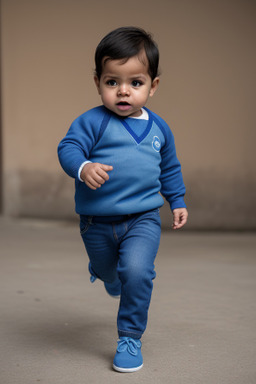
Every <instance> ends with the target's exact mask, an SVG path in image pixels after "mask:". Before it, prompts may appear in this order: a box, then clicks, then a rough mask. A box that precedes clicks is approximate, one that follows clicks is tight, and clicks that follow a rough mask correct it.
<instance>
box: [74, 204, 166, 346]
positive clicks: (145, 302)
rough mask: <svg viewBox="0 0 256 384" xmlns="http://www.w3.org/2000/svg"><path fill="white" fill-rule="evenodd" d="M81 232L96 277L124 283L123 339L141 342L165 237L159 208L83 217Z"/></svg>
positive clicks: (120, 316) (120, 326) (120, 329)
mask: <svg viewBox="0 0 256 384" xmlns="http://www.w3.org/2000/svg"><path fill="white" fill-rule="evenodd" d="M80 231H81V236H82V239H83V241H84V244H85V248H86V251H87V254H88V256H89V259H90V263H91V271H93V272H92V273H93V275H94V276H95V277H97V278H99V279H100V280H102V281H104V282H107V283H112V282H115V281H116V279H120V281H121V286H122V287H121V297H120V306H119V311H118V317H117V327H118V334H119V337H120V336H127V337H133V338H135V339H139V338H140V337H141V336H142V334H143V332H144V331H145V329H146V325H147V318H148V309H149V305H150V300H151V293H152V289H153V279H154V278H155V276H156V273H155V270H154V268H155V267H154V260H155V257H156V254H157V251H158V247H159V243H160V236H161V221H160V216H159V209H154V210H152V211H148V212H144V213H140V214H135V215H126V216H120V217H118V216H115V217H105V218H104V217H97V216H94V217H92V216H84V215H81V216H80Z"/></svg>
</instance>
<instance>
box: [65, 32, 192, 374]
mask: <svg viewBox="0 0 256 384" xmlns="http://www.w3.org/2000/svg"><path fill="white" fill-rule="evenodd" d="M158 63H159V52H158V48H157V45H156V43H155V42H154V41H153V39H152V38H151V36H150V35H149V34H148V33H146V32H145V31H144V30H142V29H141V28H136V27H121V28H118V29H115V30H114V31H112V32H110V33H109V34H108V35H106V36H105V37H104V38H103V39H102V40H101V42H100V43H99V45H98V47H97V49H96V52H95V65H96V68H95V76H94V81H95V84H96V88H97V90H98V93H99V95H100V97H101V100H102V103H103V105H101V106H98V107H96V108H93V109H91V110H89V111H87V112H85V113H84V114H82V115H81V116H79V117H78V118H77V119H76V120H75V121H74V122H73V123H72V125H71V127H70V129H69V131H68V133H67V135H66V136H65V137H64V138H63V140H62V141H61V142H60V144H59V146H58V155H59V160H60V163H61V165H62V167H63V169H64V171H65V172H66V173H67V174H68V175H69V176H71V177H73V178H74V179H75V206H76V212H77V213H78V214H79V215H80V231H81V236H82V239H83V242H84V244H85V248H86V251H87V254H88V257H89V271H90V274H91V281H94V280H95V279H100V280H102V281H103V283H104V287H105V289H106V291H107V293H109V294H110V295H111V296H113V297H117V298H120V305H119V310H118V316H117V329H118V336H119V339H118V346H117V351H116V354H115V357H114V362H113V368H114V369H115V370H116V371H119V372H133V371H137V370H139V369H140V368H142V366H143V358H142V353H141V345H142V344H141V337H142V335H143V333H144V331H145V329H146V325H147V318H148V310H149V305H150V300H151V293H152V289H153V279H154V278H155V276H156V273H155V270H154V260H155V257H156V254H157V251H158V247H159V241H160V234H161V222H160V217H159V208H160V207H161V206H162V205H163V203H164V201H163V198H162V196H164V197H165V199H166V200H167V201H168V202H169V204H170V208H171V210H172V212H173V224H172V228H173V229H179V228H181V227H182V226H183V225H184V224H185V223H186V221H187V216H188V213H187V209H186V205H185V203H184V194H185V186H184V183H183V178H182V174H181V166H180V162H179V161H178V159H177V156H176V150H175V144H174V138H173V134H172V132H171V130H170V128H169V127H168V125H167V124H166V122H165V121H164V120H163V119H162V118H161V117H159V116H158V115H156V114H155V113H154V112H152V111H150V110H149V109H148V108H146V107H145V105H146V103H147V100H148V98H149V97H152V96H153V95H154V93H155V91H156V90H157V88H158V85H159V77H158ZM161 195H162V196H161Z"/></svg>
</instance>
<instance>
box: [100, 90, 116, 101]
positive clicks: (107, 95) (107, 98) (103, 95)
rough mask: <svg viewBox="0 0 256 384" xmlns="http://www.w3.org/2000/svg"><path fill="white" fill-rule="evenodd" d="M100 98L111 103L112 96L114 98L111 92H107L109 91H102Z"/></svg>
mask: <svg viewBox="0 0 256 384" xmlns="http://www.w3.org/2000/svg"><path fill="white" fill-rule="evenodd" d="M101 98H102V100H103V101H104V102H105V103H111V102H112V101H113V98H114V96H113V94H112V92H109V91H107V92H106V91H103V92H102V93H101Z"/></svg>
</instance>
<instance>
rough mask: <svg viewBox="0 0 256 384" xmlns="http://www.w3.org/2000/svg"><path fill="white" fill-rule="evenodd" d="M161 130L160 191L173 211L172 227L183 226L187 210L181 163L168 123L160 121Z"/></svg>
mask: <svg viewBox="0 0 256 384" xmlns="http://www.w3.org/2000/svg"><path fill="white" fill-rule="evenodd" d="M162 122H163V124H162V128H161V129H162V132H163V133H164V136H165V144H164V146H163V148H162V149H161V156H162V162H161V176H160V182H161V193H162V195H163V196H164V197H165V198H166V200H167V201H168V202H169V204H170V207H171V210H172V213H173V225H172V228H173V229H179V228H181V227H183V226H184V225H185V224H186V222H187V217H188V212H187V209H186V204H185V202H184V195H185V192H186V189H185V185H184V182H183V177H182V173H181V165H180V162H179V160H178V158H177V155H176V148H175V143H174V137H173V134H172V132H171V130H170V128H169V127H168V125H167V124H166V123H165V122H164V121H162Z"/></svg>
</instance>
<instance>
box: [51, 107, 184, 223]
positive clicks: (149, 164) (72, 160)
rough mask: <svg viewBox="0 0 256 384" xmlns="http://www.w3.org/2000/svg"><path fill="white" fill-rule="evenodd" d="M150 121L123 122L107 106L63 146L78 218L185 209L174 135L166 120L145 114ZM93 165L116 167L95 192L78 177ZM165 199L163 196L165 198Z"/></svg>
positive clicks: (77, 126)
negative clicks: (84, 165) (87, 165)
mask: <svg viewBox="0 0 256 384" xmlns="http://www.w3.org/2000/svg"><path fill="white" fill-rule="evenodd" d="M145 109H146V110H147V112H148V115H149V119H148V120H138V119H132V118H122V117H119V116H118V115H116V114H114V113H112V112H111V111H109V110H108V109H107V108H105V107H104V106H100V107H96V108H93V109H91V110H89V111H87V112H85V113H84V114H82V115H81V116H79V117H78V118H77V119H76V120H75V121H74V122H73V123H72V125H71V127H70V129H69V131H68V133H67V135H66V136H65V137H64V139H63V140H62V141H61V142H60V144H59V146H58V155H59V160H60V163H61V165H62V167H63V169H64V171H65V172H66V173H67V174H68V175H69V176H71V177H73V178H75V186H76V192H75V202H76V212H77V213H78V214H82V215H92V216H113V215H125V214H132V213H139V212H144V211H148V210H151V209H155V208H159V207H161V206H162V205H163V203H164V201H163V198H162V196H161V194H162V195H163V196H164V197H165V198H166V199H167V201H168V202H169V203H170V206H171V209H172V210H173V209H175V208H182V207H186V205H185V203H184V194H185V186H184V183H183V179H182V174H181V166H180V163H179V161H178V159H177V156H176V150H175V144H174V138H173V134H172V132H171V130H170V128H169V127H168V125H167V124H166V123H165V121H164V120H163V119H161V118H160V117H159V116H157V115H156V114H155V113H153V112H151V111H150V110H149V109H147V108H145ZM86 160H89V161H91V162H98V163H103V164H107V165H112V166H113V170H112V171H111V172H109V180H108V181H106V182H105V184H103V185H102V187H101V188H98V189H97V190H91V189H90V188H89V187H87V186H86V184H85V183H83V182H81V181H80V180H79V177H78V170H79V168H80V166H81V164H82V163H83V162H84V161H86ZM159 192H160V193H161V194H160V193H159Z"/></svg>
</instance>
